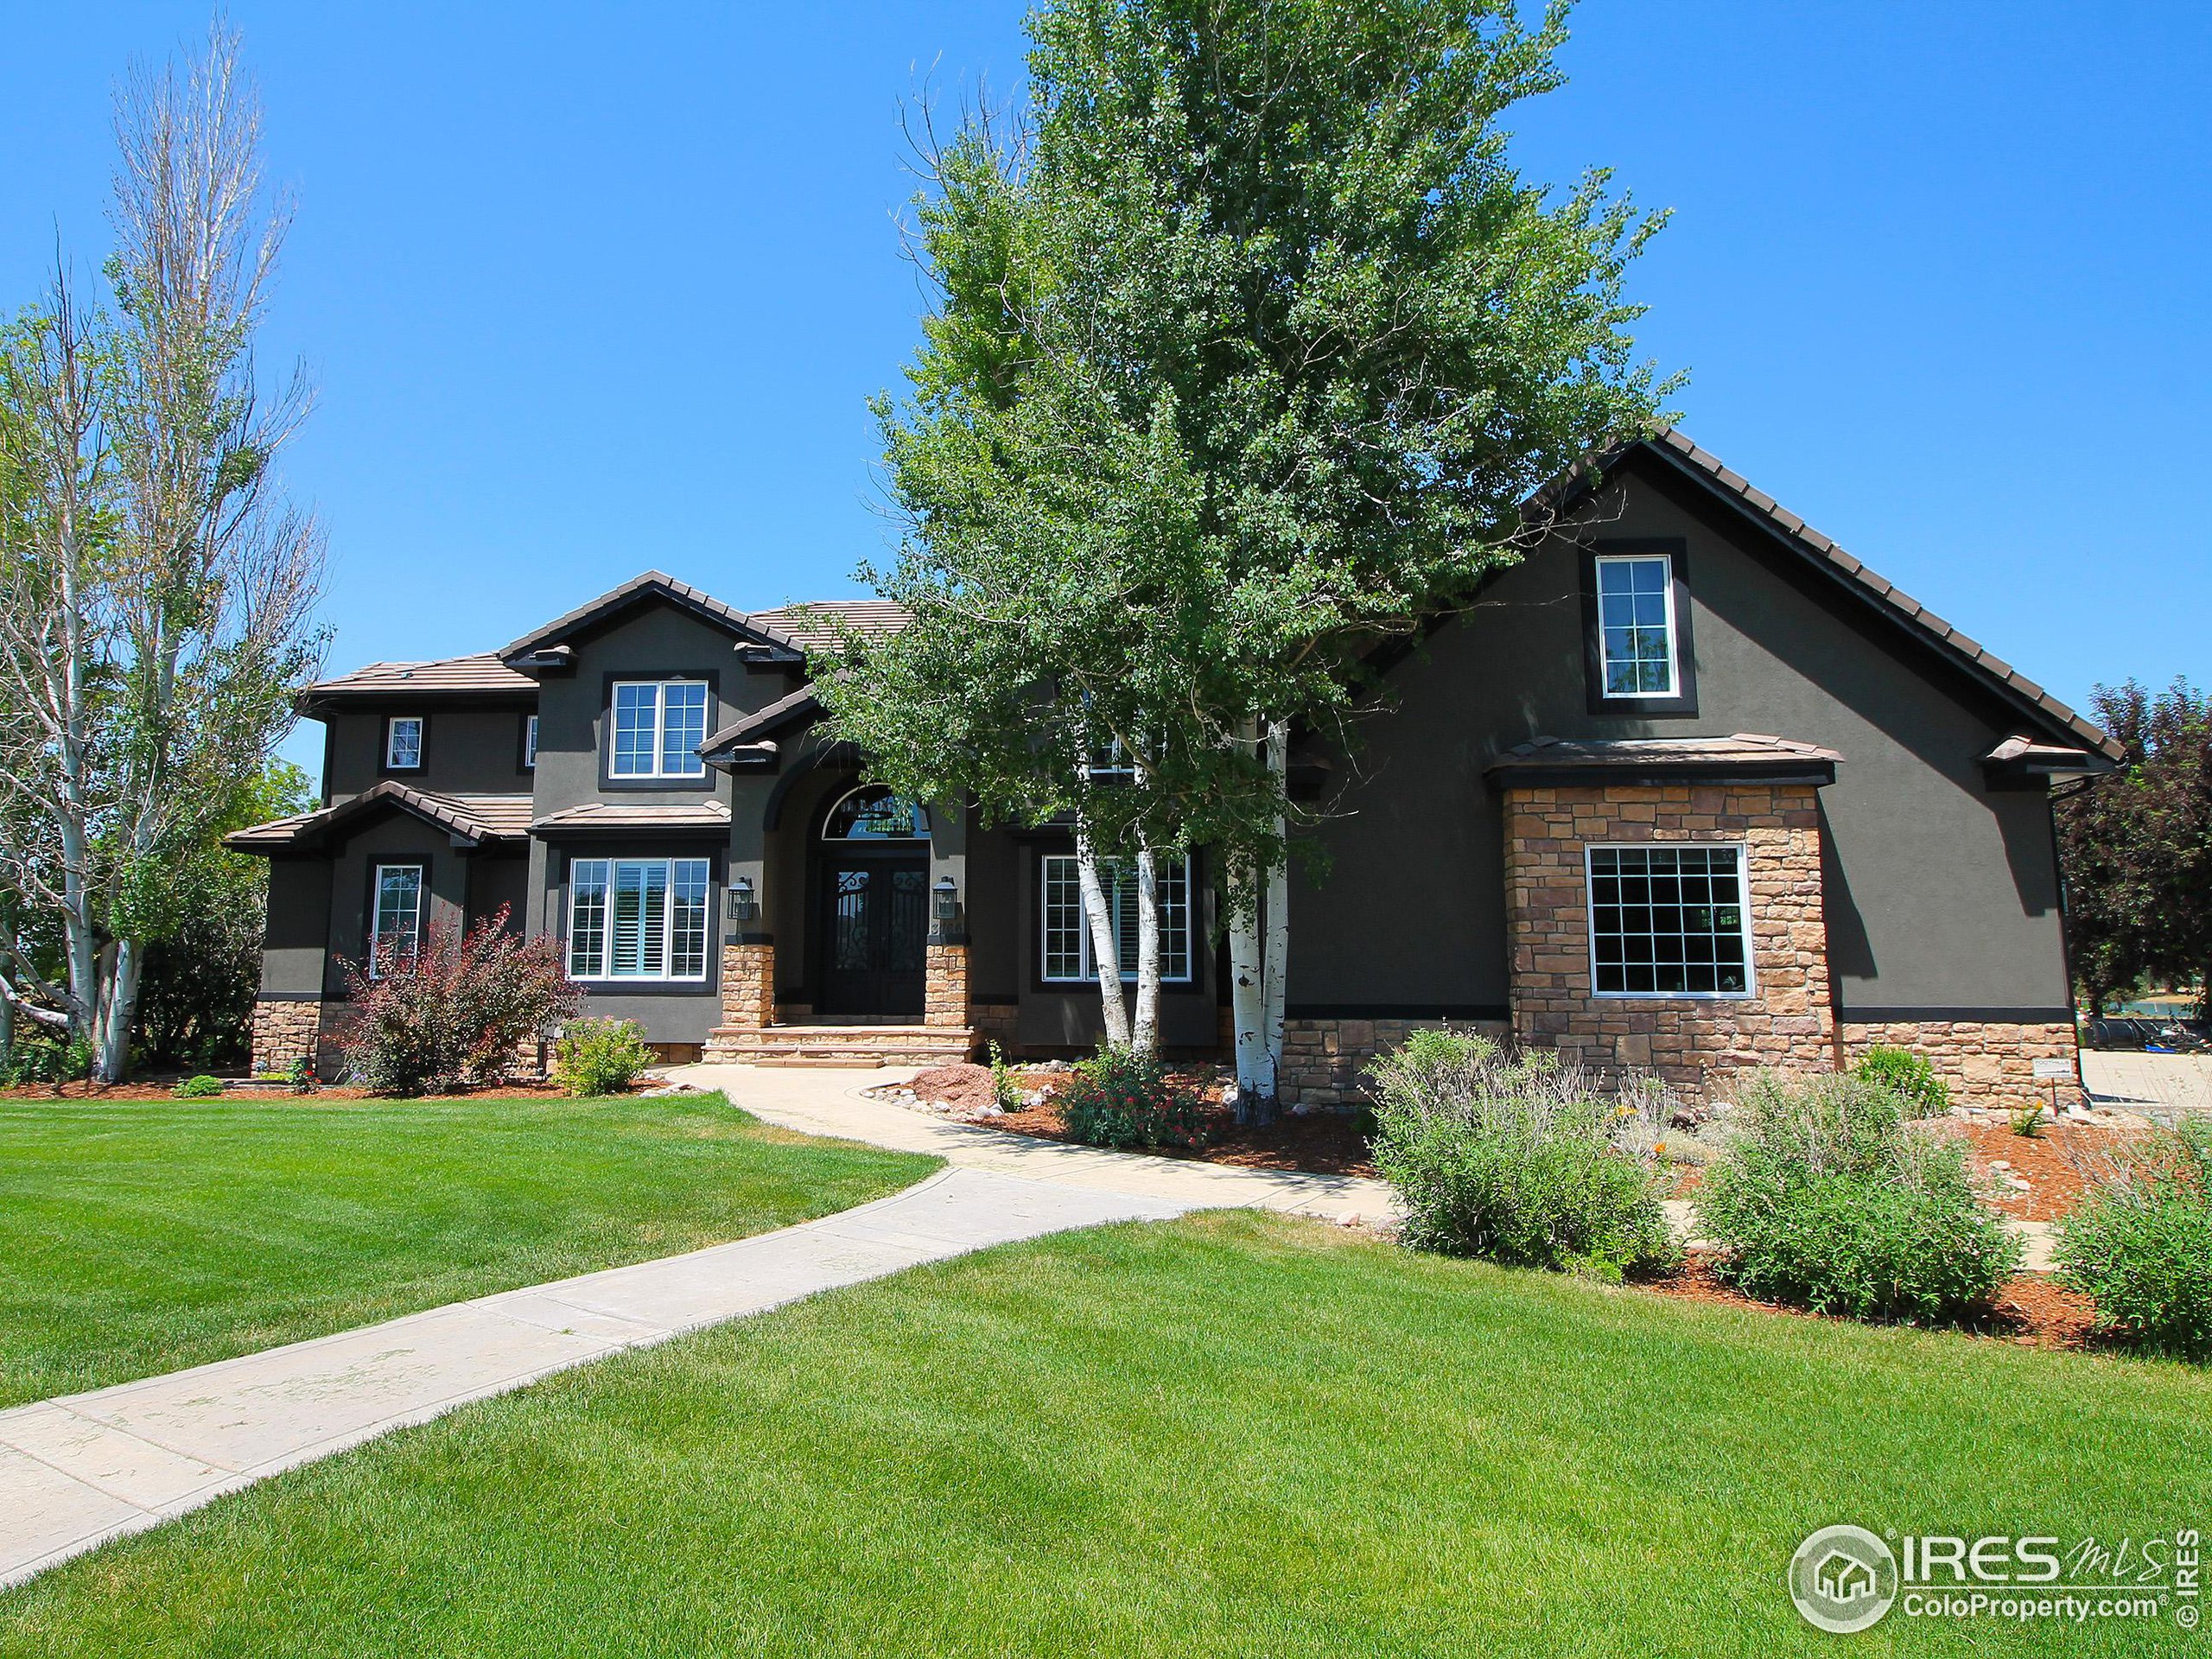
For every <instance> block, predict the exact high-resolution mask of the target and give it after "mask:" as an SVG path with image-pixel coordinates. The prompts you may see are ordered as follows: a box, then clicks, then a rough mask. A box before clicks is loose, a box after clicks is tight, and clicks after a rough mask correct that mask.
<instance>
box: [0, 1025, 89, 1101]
mask: <svg viewBox="0 0 2212 1659" xmlns="http://www.w3.org/2000/svg"><path fill="white" fill-rule="evenodd" d="M91 1076H92V1045H91V1044H90V1043H88V1042H86V1041H85V1039H83V1038H81V1037H60V1036H48V1035H47V1034H45V1033H36V1034H34V1035H29V1036H20V1037H18V1038H16V1043H15V1046H14V1047H12V1048H10V1050H9V1051H8V1057H7V1068H6V1071H5V1072H4V1073H0V1085H4V1086H6V1087H9V1088H17V1087H21V1086H22V1085H24V1084H34V1083H44V1084H52V1085H53V1088H54V1093H55V1094H57V1095H58V1094H60V1092H61V1085H62V1084H65V1083H79V1082H81V1081H83V1080H84V1079H85V1078H86V1077H91Z"/></svg>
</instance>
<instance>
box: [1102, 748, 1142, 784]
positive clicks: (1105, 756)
mask: <svg viewBox="0 0 2212 1659" xmlns="http://www.w3.org/2000/svg"><path fill="white" fill-rule="evenodd" d="M1136 775H1137V769H1136V765H1135V762H1134V761H1132V760H1130V759H1129V752H1128V748H1127V747H1124V746H1123V744H1122V740H1121V739H1120V738H1118V737H1109V738H1108V739H1107V740H1106V741H1105V742H1104V743H1103V744H1101V745H1100V746H1099V747H1096V748H1095V749H1093V750H1091V752H1090V776H1091V779H1092V780H1093V781H1094V782H1096V781H1100V780H1103V779H1114V778H1134V777H1135V776H1136Z"/></svg>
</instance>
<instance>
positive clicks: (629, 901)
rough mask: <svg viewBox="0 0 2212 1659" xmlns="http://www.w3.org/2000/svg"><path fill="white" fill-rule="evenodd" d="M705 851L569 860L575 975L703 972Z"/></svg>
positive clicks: (689, 975)
mask: <svg viewBox="0 0 2212 1659" xmlns="http://www.w3.org/2000/svg"><path fill="white" fill-rule="evenodd" d="M707 863H708V861H707V860H705V859H703V858H579V859H575V860H573V861H570V863H569V974H570V975H571V976H573V977H575V978H577V979H658V980H685V979H689V980H703V979H704V978H706V976H707Z"/></svg>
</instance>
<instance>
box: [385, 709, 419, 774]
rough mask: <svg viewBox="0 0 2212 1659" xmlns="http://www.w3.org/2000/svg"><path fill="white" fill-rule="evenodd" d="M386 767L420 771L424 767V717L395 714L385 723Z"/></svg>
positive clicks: (387, 770)
mask: <svg viewBox="0 0 2212 1659" xmlns="http://www.w3.org/2000/svg"><path fill="white" fill-rule="evenodd" d="M384 769H385V771H386V772H420V771H422V769H423V717H422V716H421V715H393V716H392V717H391V719H390V720H387V721H385V723H384Z"/></svg>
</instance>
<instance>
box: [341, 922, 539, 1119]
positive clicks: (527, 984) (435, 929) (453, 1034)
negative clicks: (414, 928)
mask: <svg viewBox="0 0 2212 1659" xmlns="http://www.w3.org/2000/svg"><path fill="white" fill-rule="evenodd" d="M345 970H346V988H347V991H348V994H349V995H350V997H351V999H352V1002H353V1021H352V1023H351V1024H350V1025H349V1027H347V1029H346V1034H345V1035H344V1036H343V1037H342V1038H340V1039H339V1043H338V1046H339V1049H340V1052H341V1053H342V1054H343V1055H344V1057H345V1066H346V1075H347V1076H348V1077H350V1078H351V1079H352V1080H353V1082H355V1083H357V1084H359V1085H360V1086H361V1087H362V1088H364V1089H365V1090H368V1091H369V1092H370V1093H371V1094H378V1095H420V1094H424V1093H429V1092H433V1091H443V1090H449V1089H456V1088H467V1087H474V1086H476V1085H478V1084H485V1083H488V1082H490V1081H492V1080H493V1078H495V1077H500V1076H503V1075H505V1073H506V1071H508V1070H509V1069H510V1068H511V1067H512V1065H513V1063H514V1052H515V1050H516V1048H517V1047H518V1046H519V1045H521V1044H523V1043H524V1042H527V1041H531V1040H533V1039H535V1038H536V1037H537V1034H538V1033H540V1032H542V1031H543V1030H544V1029H545V1028H546V1027H548V1026H549V1025H550V1024H552V1023H553V1022H554V1021H555V1020H565V1019H567V1018H568V1017H569V1016H570V1015H571V1014H575V1011H576V1007H577V1005H578V1003H579V1002H581V1001H582V998H583V988H582V986H580V985H578V984H577V983H576V982H575V981H574V980H571V979H570V978H569V975H568V970H567V969H566V968H565V967H564V966H563V963H562V954H561V943H560V941H559V940H558V939H554V938H545V937H542V936H541V937H540V938H533V939H525V938H522V937H521V936H520V935H518V934H515V933H511V932H509V931H507V912H506V909H505V906H502V907H501V908H500V910H499V913H498V914H497V915H495V916H492V917H490V918H486V920H484V921H482V922H480V923H478V924H477V925H476V926H474V928H472V929H470V930H469V931H468V932H467V933H466V934H462V933H461V931H459V930H458V929H456V928H454V927H453V926H452V925H449V924H445V923H437V924H433V925H432V926H431V927H430V929H429V934H428V936H427V937H426V938H424V940H423V946H422V949H421V950H418V951H416V953H415V954H413V955H411V956H405V957H403V956H399V955H397V954H396V953H393V952H391V951H390V950H383V949H380V950H379V951H378V961H377V963H376V972H375V974H374V975H373V976H372V975H371V974H370V973H369V972H367V971H365V969H363V968H362V967H361V965H360V964H359V963H350V962H349V963H346V964H345Z"/></svg>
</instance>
